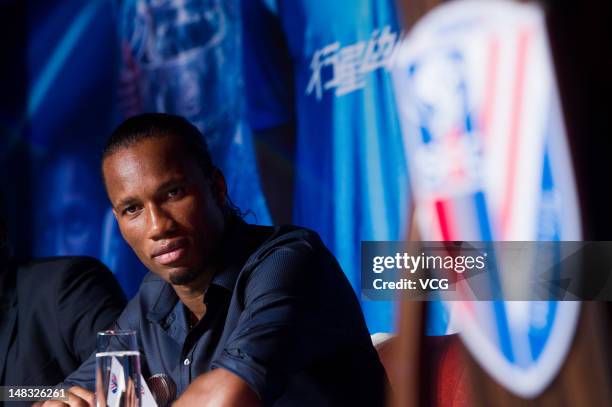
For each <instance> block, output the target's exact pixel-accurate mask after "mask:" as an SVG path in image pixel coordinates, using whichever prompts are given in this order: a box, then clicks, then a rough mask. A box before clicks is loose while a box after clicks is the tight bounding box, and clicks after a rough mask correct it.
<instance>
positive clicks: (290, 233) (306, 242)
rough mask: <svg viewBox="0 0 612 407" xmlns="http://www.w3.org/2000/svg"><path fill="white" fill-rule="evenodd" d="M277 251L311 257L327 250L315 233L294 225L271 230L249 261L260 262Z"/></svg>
mask: <svg viewBox="0 0 612 407" xmlns="http://www.w3.org/2000/svg"><path fill="white" fill-rule="evenodd" d="M278 251H285V252H293V253H295V254H296V255H299V254H303V255H313V254H317V253H323V252H327V249H326V248H325V245H324V244H323V242H322V241H321V238H320V237H319V235H318V234H317V233H316V232H315V231H313V230H310V229H307V228H303V227H299V226H294V225H283V226H277V227H275V228H273V231H272V233H271V235H270V237H269V238H268V239H267V240H266V241H265V242H263V243H262V244H261V245H260V246H259V248H258V249H257V250H256V251H255V253H253V255H252V256H251V259H250V260H251V261H256V260H261V259H263V258H265V257H267V256H269V255H270V254H271V253H274V252H278Z"/></svg>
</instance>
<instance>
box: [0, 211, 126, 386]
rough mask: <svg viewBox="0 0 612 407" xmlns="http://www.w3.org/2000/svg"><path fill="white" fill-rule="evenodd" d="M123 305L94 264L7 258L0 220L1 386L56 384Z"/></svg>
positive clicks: (75, 259)
mask: <svg viewBox="0 0 612 407" xmlns="http://www.w3.org/2000/svg"><path fill="white" fill-rule="evenodd" d="M125 303H126V300H125V296H124V294H123V291H122V290H121V287H120V286H119V284H118V283H117V281H116V280H115V278H114V277H113V275H112V273H111V272H110V271H108V269H107V268H106V267H105V266H104V265H103V264H101V263H100V262H99V261H97V260H95V259H93V258H86V257H58V258H47V259H37V260H31V261H27V262H17V261H16V260H15V259H12V258H10V257H9V250H8V238H7V233H6V228H5V227H4V224H3V222H2V219H0V386H52V385H55V384H57V383H59V382H61V381H62V380H63V379H64V378H65V377H66V375H68V374H70V373H71V372H73V371H74V370H75V369H76V368H78V367H79V366H80V365H81V364H82V363H83V362H84V361H85V360H86V359H87V357H88V356H89V355H90V354H91V352H92V351H93V350H94V349H95V347H96V332H97V331H102V330H104V329H107V328H108V327H109V326H110V325H111V324H112V323H113V322H114V321H115V320H116V319H117V317H118V316H119V314H120V313H121V311H122V310H123V307H124V306H125Z"/></svg>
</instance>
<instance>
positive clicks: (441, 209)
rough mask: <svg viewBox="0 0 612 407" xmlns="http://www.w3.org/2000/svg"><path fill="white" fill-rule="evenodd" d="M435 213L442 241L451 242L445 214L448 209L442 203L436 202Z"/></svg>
mask: <svg viewBox="0 0 612 407" xmlns="http://www.w3.org/2000/svg"><path fill="white" fill-rule="evenodd" d="M435 206H436V213H437V215H438V222H439V223H440V232H441V234H442V240H451V230H450V224H449V223H448V217H447V216H446V215H447V212H448V210H447V209H448V208H447V205H446V203H445V202H444V201H436V202H435Z"/></svg>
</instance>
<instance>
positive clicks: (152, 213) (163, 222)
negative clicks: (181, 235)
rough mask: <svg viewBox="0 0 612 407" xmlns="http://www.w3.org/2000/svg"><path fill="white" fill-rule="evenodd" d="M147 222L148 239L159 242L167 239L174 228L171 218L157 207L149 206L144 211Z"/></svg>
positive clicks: (174, 224)
mask: <svg viewBox="0 0 612 407" xmlns="http://www.w3.org/2000/svg"><path fill="white" fill-rule="evenodd" d="M146 212H147V221H148V225H147V226H148V228H147V229H148V236H147V237H148V238H149V239H151V240H160V239H165V238H167V237H169V235H170V234H172V232H174V230H175V228H176V222H175V221H174V219H173V218H172V216H171V215H170V214H169V213H168V212H167V211H165V210H164V209H163V208H161V207H159V206H158V205H155V204H151V205H149V206H148V207H147V209H146Z"/></svg>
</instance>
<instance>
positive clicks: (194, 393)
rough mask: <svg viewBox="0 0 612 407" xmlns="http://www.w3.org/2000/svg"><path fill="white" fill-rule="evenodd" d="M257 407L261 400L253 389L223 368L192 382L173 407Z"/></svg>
mask: <svg viewBox="0 0 612 407" xmlns="http://www.w3.org/2000/svg"><path fill="white" fill-rule="evenodd" d="M196 405H197V406H201V407H209V406H210V407H212V406H215V407H220V406H240V407H257V406H260V405H261V400H259V397H257V394H256V393H255V392H254V391H253V389H251V387H250V386H249V385H248V384H247V383H246V382H245V381H244V380H242V379H241V378H240V377H239V376H237V375H236V374H234V373H232V372H230V371H229V370H225V369H223V368H218V369H215V370H213V371H211V372H208V373H205V374H203V375H201V376H199V377H198V378H197V379H196V380H194V381H193V382H191V384H190V385H189V387H187V390H185V392H184V393H183V395H182V396H181V397H180V398H179V399H178V400H177V401H176V403H174V404H173V407H189V406H196Z"/></svg>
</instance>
